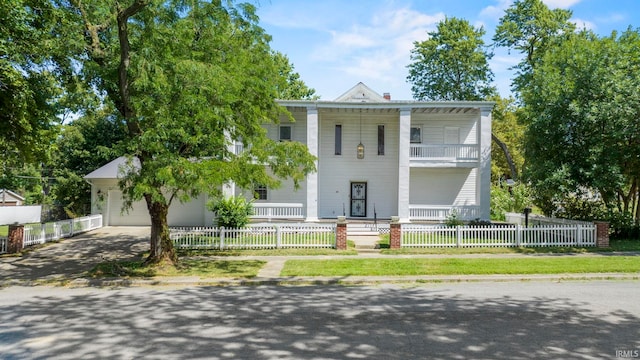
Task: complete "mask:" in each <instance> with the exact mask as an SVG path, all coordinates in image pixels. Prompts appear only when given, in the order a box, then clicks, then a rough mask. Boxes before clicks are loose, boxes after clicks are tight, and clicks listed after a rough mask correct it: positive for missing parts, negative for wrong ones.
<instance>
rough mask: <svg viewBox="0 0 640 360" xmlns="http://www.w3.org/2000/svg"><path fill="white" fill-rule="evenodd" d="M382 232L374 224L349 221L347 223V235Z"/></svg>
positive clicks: (365, 234)
mask: <svg viewBox="0 0 640 360" xmlns="http://www.w3.org/2000/svg"><path fill="white" fill-rule="evenodd" d="M379 235H380V232H379V231H378V230H377V229H376V228H375V225H374V224H369V223H349V224H347V236H379Z"/></svg>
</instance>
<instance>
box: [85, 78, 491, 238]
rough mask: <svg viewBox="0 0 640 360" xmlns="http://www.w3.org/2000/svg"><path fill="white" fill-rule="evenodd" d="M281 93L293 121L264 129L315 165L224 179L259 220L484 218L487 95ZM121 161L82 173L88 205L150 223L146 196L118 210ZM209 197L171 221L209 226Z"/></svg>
mask: <svg viewBox="0 0 640 360" xmlns="http://www.w3.org/2000/svg"><path fill="white" fill-rule="evenodd" d="M278 102H279V103H280V104H281V105H283V106H285V107H286V108H287V109H288V110H289V111H290V112H291V114H292V115H293V117H294V119H295V121H294V122H291V121H289V120H288V119H287V118H284V117H283V118H282V119H280V120H281V121H280V123H279V124H266V125H264V126H265V128H266V129H267V131H268V135H269V136H270V137H271V138H273V139H277V140H283V141H299V142H302V143H304V144H306V145H307V147H308V149H309V152H310V153H311V154H313V155H315V156H316V157H317V164H316V167H317V172H315V173H312V174H309V175H308V176H307V178H306V181H304V182H303V183H302V184H301V185H302V186H301V187H300V188H299V189H298V190H297V191H294V189H293V184H292V183H290V182H287V181H285V182H284V183H283V184H282V186H281V187H280V188H278V189H269V188H256V189H237V188H235V187H234V186H233V184H230V185H229V186H226V187H225V189H224V191H225V192H226V194H227V195H234V194H235V195H242V194H244V195H245V196H247V197H248V198H252V197H256V199H255V200H254V209H255V216H254V217H255V218H256V219H278V218H280V219H297V220H304V221H318V220H322V219H335V218H337V217H338V216H343V215H344V216H346V217H347V218H354V219H374V218H377V219H390V218H391V217H393V216H397V217H398V218H399V219H400V221H401V222H410V221H443V220H445V219H446V218H447V217H448V216H449V215H450V214H451V213H452V212H454V211H455V212H456V214H458V217H459V218H461V219H467V220H472V219H476V218H479V219H483V220H488V219H489V209H490V171H491V110H492V108H493V103H491V102H482V101H480V102H478V101H474V102H469V101H455V102H423V101H394V100H391V99H390V96H389V95H388V94H384V95H383V96H381V95H379V94H377V93H376V92H374V91H373V90H371V89H370V88H368V87H367V86H366V85H364V84H362V83H359V84H357V85H356V86H354V87H353V88H351V89H350V90H349V91H347V92H346V93H344V94H343V95H341V96H340V97H338V98H337V99H335V100H334V101H323V100H284V101H278ZM237 147H238V149H239V150H238V151H241V146H237ZM118 161H120V162H121V161H122V160H115V161H114V162H112V163H110V164H107V165H105V166H104V167H103V168H100V169H98V170H96V171H94V172H92V173H91V174H89V175H87V176H86V179H87V180H89V181H91V183H92V204H94V206H93V209H92V210H93V212H100V213H103V215H105V219H104V222H105V224H107V225H146V224H148V223H149V216H148V214H147V213H146V207H145V206H144V204H142V203H140V204H136V205H134V208H133V210H131V211H130V213H128V214H120V208H121V204H122V199H121V196H122V194H121V193H120V192H119V190H118V189H117V175H118V171H117V169H118ZM205 204H206V199H204V198H201V199H196V200H194V201H193V202H191V203H189V204H176V205H175V206H174V208H173V209H171V210H170V212H169V224H170V225H176V226H177V225H210V224H211V223H212V221H213V214H211V213H210V212H208V211H207V210H206V208H205Z"/></svg>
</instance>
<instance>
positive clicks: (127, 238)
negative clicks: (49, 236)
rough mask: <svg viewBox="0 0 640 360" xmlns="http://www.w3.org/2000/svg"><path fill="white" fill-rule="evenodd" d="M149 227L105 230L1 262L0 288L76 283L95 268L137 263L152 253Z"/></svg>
mask: <svg viewBox="0 0 640 360" xmlns="http://www.w3.org/2000/svg"><path fill="white" fill-rule="evenodd" d="M149 234H150V229H149V227H147V226H145V227H104V228H100V229H97V230H93V231H90V232H87V233H84V234H80V235H78V236H75V237H73V238H69V239H63V240H62V241H60V242H58V243H52V244H47V245H45V246H44V247H42V248H38V249H34V250H32V251H27V252H25V253H24V254H23V255H22V256H20V257H2V258H0V284H4V285H12V284H18V283H21V284H24V283H25V282H30V281H34V282H37V281H47V280H56V279H63V278H65V279H74V278H78V277H81V276H82V274H83V273H84V272H86V271H87V270H90V269H91V268H92V267H93V266H94V265H95V264H97V263H99V262H103V261H108V260H126V259H133V258H135V257H137V256H139V255H140V253H142V252H144V251H146V250H148V249H149Z"/></svg>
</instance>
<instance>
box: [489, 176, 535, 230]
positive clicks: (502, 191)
mask: <svg viewBox="0 0 640 360" xmlns="http://www.w3.org/2000/svg"><path fill="white" fill-rule="evenodd" d="M532 203H533V200H532V196H531V189H530V188H529V187H528V186H526V185H524V184H517V185H515V186H513V187H511V190H509V187H506V186H505V187H500V186H491V219H492V220H497V221H504V219H505V214H506V213H508V212H515V213H522V211H523V210H524V208H525V207H528V206H531V204H532Z"/></svg>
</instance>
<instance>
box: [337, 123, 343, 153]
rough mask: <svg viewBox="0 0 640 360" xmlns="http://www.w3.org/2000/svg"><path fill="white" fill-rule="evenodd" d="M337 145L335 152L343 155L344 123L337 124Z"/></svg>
mask: <svg viewBox="0 0 640 360" xmlns="http://www.w3.org/2000/svg"><path fill="white" fill-rule="evenodd" d="M335 136H336V145H335V147H336V148H335V154H336V155H342V125H340V124H337V125H336V133H335Z"/></svg>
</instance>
